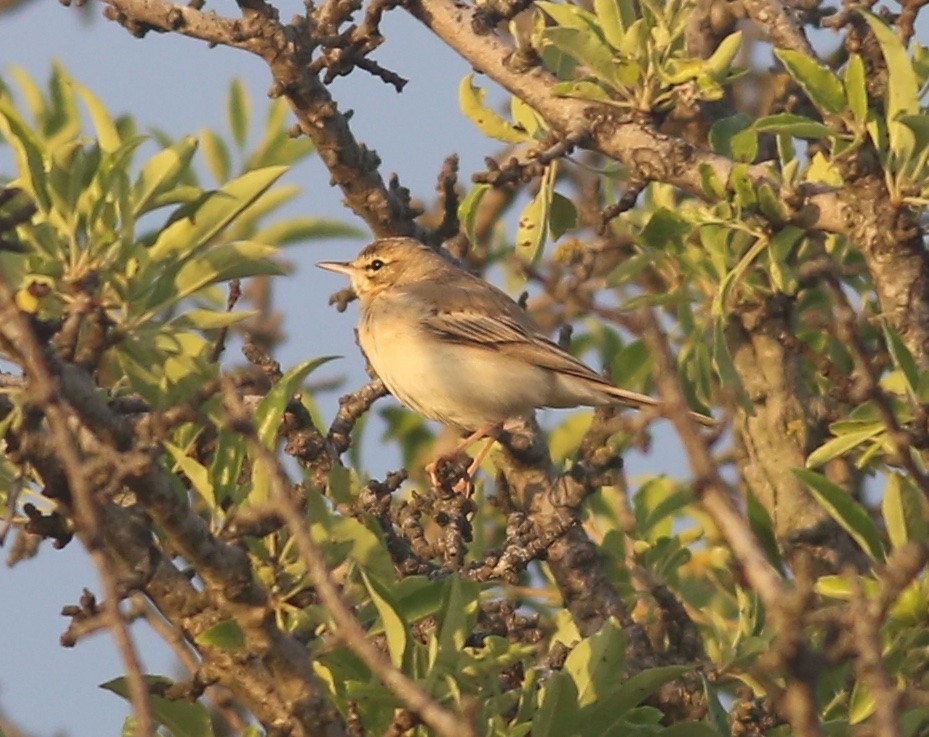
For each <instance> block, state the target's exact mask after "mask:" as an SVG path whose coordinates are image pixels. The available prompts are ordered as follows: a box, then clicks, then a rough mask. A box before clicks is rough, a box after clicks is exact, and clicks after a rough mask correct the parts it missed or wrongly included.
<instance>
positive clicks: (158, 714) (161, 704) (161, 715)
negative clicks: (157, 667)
mask: <svg viewBox="0 0 929 737" xmlns="http://www.w3.org/2000/svg"><path fill="white" fill-rule="evenodd" d="M145 681H146V682H147V683H148V685H149V693H150V694H151V703H152V716H153V717H154V718H155V720H157V721H158V723H159V724H161V725H162V726H164V727H165V729H167V730H168V731H169V732H171V735H172V737H212V735H213V725H212V724H211V722H210V715H209V712H208V711H207V709H206V707H205V706H204V705H203V704H201V703H200V702H199V701H196V702H194V703H190V702H189V701H180V700H178V701H168V699H166V698H163V697H162V696H156V695H155V694H154V693H152V691H153V687H156V688H157V689H158V690H161V689H164V688H165V687H166V686H170V685H172V684H173V683H174V682H173V681H172V680H171V679H169V678H164V677H162V676H145ZM100 688H103V689H106V690H107V691H112V692H113V693H115V694H117V695H119V696H122V697H123V698H124V699H126V700H127V701H129V685H128V683H127V681H126V678H125V677H123V676H120V677H119V678H114V679H113V680H112V681H107V682H106V683H101V684H100Z"/></svg>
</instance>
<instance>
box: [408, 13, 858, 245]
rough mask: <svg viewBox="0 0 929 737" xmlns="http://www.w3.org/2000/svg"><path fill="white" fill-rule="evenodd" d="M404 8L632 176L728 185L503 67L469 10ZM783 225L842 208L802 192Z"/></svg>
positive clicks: (660, 144)
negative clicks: (706, 180) (712, 180)
mask: <svg viewBox="0 0 929 737" xmlns="http://www.w3.org/2000/svg"><path fill="white" fill-rule="evenodd" d="M405 7H407V9H408V10H409V11H410V12H411V13H412V14H413V15H414V16H416V17H417V18H418V19H419V20H420V21H422V22H423V23H425V24H426V25H427V26H428V27H429V29H430V30H431V31H432V32H433V33H435V34H436V35H437V36H439V37H440V38H441V39H442V40H443V41H445V42H446V43H447V44H448V45H449V46H451V47H452V48H453V49H454V50H455V51H456V52H457V53H458V54H459V55H461V56H462V57H463V58H464V59H465V60H467V61H468V63H470V64H471V65H472V66H473V67H474V68H475V69H477V70H479V71H481V72H483V73H484V74H486V75H487V76H488V77H490V78H491V79H493V80H494V81H495V82H497V83H498V84H500V85H501V86H503V87H504V88H506V89H507V90H509V91H510V92H511V93H512V94H513V95H515V96H516V97H519V98H520V99H522V100H524V101H525V102H526V103H528V104H529V105H531V106H532V107H533V108H534V109H535V110H536V111H537V112H538V113H539V114H540V115H542V117H544V118H545V119H546V120H547V121H548V123H549V125H550V126H551V127H552V128H553V129H554V130H555V131H556V132H557V133H559V134H560V135H561V136H563V137H564V138H567V139H570V140H575V141H581V142H582V145H584V146H585V147H587V148H590V149H594V150H596V151H599V152H600V153H602V154H603V155H605V156H608V157H609V158H611V159H614V160H616V161H619V162H622V163H623V164H625V165H626V166H628V167H630V169H631V170H632V172H633V173H634V174H635V175H636V176H639V177H641V178H644V179H651V180H657V181H662V182H667V183H669V184H673V185H675V186H677V187H680V188H681V189H683V190H685V191H687V192H690V193H691V194H693V195H696V196H697V197H701V198H703V197H706V194H705V192H704V189H703V183H702V178H701V173H700V171H701V168H702V167H709V168H710V169H712V171H713V172H714V173H715V174H716V176H717V177H718V178H719V180H720V181H721V182H728V181H729V177H730V174H731V172H732V168H733V166H734V163H733V162H732V161H731V160H730V159H727V158H725V157H723V156H718V155H716V154H713V153H710V152H708V151H701V150H697V149H695V148H694V147H693V146H691V145H690V144H688V143H686V142H685V141H683V140H681V139H679V138H674V137H672V136H666V135H663V134H661V133H658V132H657V131H656V130H655V129H653V128H652V127H651V126H649V125H647V124H644V123H640V122H635V121H632V120H628V119H626V118H623V117H621V116H620V115H618V114H617V113H616V111H615V110H613V109H611V108H609V107H607V106H605V105H601V104H598V103H595V102H592V101H589V100H579V99H574V98H565V97H558V96H557V95H555V93H554V92H553V91H552V88H553V86H554V85H555V83H556V81H557V80H556V79H555V78H554V77H553V76H552V75H551V74H549V73H548V72H546V71H545V70H543V69H542V68H540V67H533V68H531V69H529V70H528V71H524V70H522V69H519V70H514V69H512V68H510V66H509V65H508V64H507V60H508V59H510V58H511V57H512V55H513V54H514V53H515V52H516V48H515V47H513V46H512V45H510V44H508V43H506V42H505V41H503V40H502V39H500V38H499V37H498V36H495V35H494V34H490V33H488V34H478V33H476V32H474V31H473V30H472V28H473V24H474V21H475V11H473V10H471V9H470V8H468V7H465V6H462V5H460V4H457V3H455V2H454V0H411V1H410V2H409V3H407V5H406V6H405ZM750 177H751V178H752V179H753V180H754V181H755V183H757V184H761V183H767V184H769V185H770V184H771V181H770V174H769V172H768V170H767V168H766V167H765V166H763V165H758V166H754V167H752V168H751V170H750ZM790 219H791V222H793V223H795V224H796V225H799V226H801V227H805V228H815V229H819V230H825V231H830V232H843V231H844V230H845V227H846V226H845V221H844V214H843V208H842V203H841V201H840V200H839V198H838V196H837V194H836V193H835V192H832V191H829V192H814V191H810V192H808V193H807V194H806V196H805V197H804V198H803V199H802V201H801V203H800V205H799V206H796V207H794V209H793V213H792V216H791V218H790Z"/></svg>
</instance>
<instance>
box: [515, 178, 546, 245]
mask: <svg viewBox="0 0 929 737" xmlns="http://www.w3.org/2000/svg"><path fill="white" fill-rule="evenodd" d="M550 204H551V199H550V192H548V191H546V189H545V188H544V187H542V188H540V189H539V191H538V192H537V193H536V196H535V197H533V198H532V200H531V201H530V202H529V204H528V205H526V207H525V208H524V209H523V211H522V212H521V213H520V215H519V223H518V225H517V228H516V253H517V254H518V255H519V257H520V258H522V259H523V260H524V261H528V262H530V263H532V262H534V261H535V260H536V259H537V258H538V257H539V256H540V255H541V254H542V247H543V246H544V245H545V237H546V234H547V233H546V231H547V230H548V208H549V206H550Z"/></svg>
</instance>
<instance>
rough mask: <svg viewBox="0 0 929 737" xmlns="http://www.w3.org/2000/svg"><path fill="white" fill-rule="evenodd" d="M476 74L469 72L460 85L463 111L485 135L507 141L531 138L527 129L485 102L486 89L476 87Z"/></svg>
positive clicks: (513, 141) (459, 102)
mask: <svg viewBox="0 0 929 737" xmlns="http://www.w3.org/2000/svg"><path fill="white" fill-rule="evenodd" d="M473 80H474V75H473V74H469V75H467V76H466V77H465V78H464V79H462V80H461V84H460V85H459V86H458V104H459V105H460V106H461V111H462V112H463V113H464V114H465V115H466V116H467V117H468V118H469V119H470V120H471V122H472V123H474V125H476V126H477V128H478V130H480V132H481V133H483V134H484V135H485V136H490V137H491V138H496V139H497V140H498V141H504V142H505V143H520V142H522V141H527V140H530V137H529V135H528V133H526V131H524V130H521V129H519V128H517V127H516V126H514V125H511V124H510V123H508V122H507V121H505V120H504V119H503V118H501V117H500V116H499V115H497V113H495V112H494V111H493V110H491V109H490V108H489V107H487V106H486V105H485V104H484V96H485V95H486V94H487V93H486V91H485V90H482V89H480V88H478V87H475V86H474V84H473Z"/></svg>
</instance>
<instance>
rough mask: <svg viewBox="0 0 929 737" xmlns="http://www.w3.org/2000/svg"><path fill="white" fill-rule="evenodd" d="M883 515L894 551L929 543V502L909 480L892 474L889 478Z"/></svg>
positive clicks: (885, 490) (885, 489)
mask: <svg viewBox="0 0 929 737" xmlns="http://www.w3.org/2000/svg"><path fill="white" fill-rule="evenodd" d="M881 514H882V515H883V517H884V525H885V526H886V527H887V536H888V537H889V538H890V544H891V545H893V547H894V548H899V547H901V546H903V545H905V544H906V543H908V542H910V541H911V540H914V541H916V542H918V543H921V544H925V543H926V542H927V541H929V524H927V522H926V508H925V499H924V498H923V496H922V494H921V493H920V491H919V489H917V488H916V487H915V486H914V485H913V482H912V481H911V480H910V479H909V478H904V477H901V476H900V475H899V474H896V473H891V474H890V475H889V476H888V477H887V486H886V487H885V488H884V497H883V499H882V500H881Z"/></svg>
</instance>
